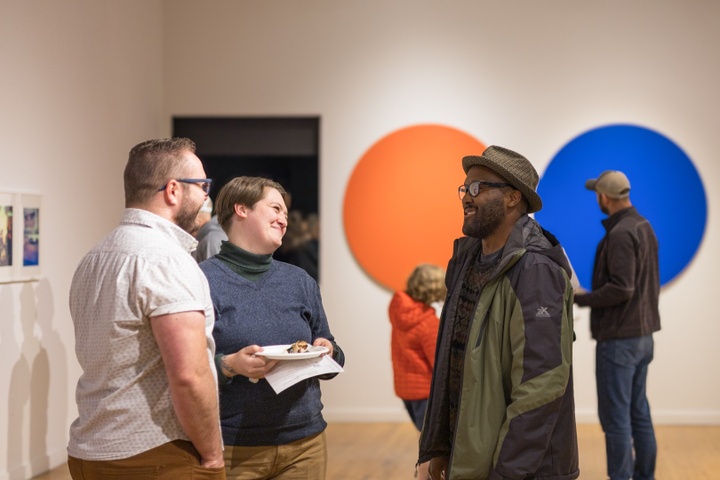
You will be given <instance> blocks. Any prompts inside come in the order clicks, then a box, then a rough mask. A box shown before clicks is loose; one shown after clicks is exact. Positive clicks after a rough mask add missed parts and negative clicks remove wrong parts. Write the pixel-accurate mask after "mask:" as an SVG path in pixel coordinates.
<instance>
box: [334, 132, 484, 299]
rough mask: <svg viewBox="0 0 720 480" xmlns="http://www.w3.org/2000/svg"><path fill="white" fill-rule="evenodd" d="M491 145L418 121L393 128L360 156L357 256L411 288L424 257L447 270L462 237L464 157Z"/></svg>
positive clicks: (351, 212) (377, 276)
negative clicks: (460, 192)
mask: <svg viewBox="0 0 720 480" xmlns="http://www.w3.org/2000/svg"><path fill="white" fill-rule="evenodd" d="M483 150H485V145H484V144H483V143H482V142H480V141H479V140H477V139H475V138H473V137H472V136H471V135H469V134H467V133H465V132H462V131H460V130H457V129H455V128H452V127H448V126H444V125H414V126H410V127H407V128H403V129H400V130H397V131H395V132H392V133H390V134H388V135H387V136H385V137H383V138H381V139H380V140H378V141H377V142H376V143H375V144H374V145H372V146H371V147H370V148H369V149H368V150H367V151H366V152H365V153H364V154H363V156H362V158H360V160H359V161H358V163H357V165H356V166H355V169H354V171H353V173H352V175H351V176H350V180H349V182H348V185H347V188H346V191H345V201H344V207H343V221H344V227H345V235H346V237H347V240H348V244H349V246H350V250H351V251H352V253H353V255H354V257H355V259H356V260H357V262H358V263H359V264H360V266H361V267H362V268H363V269H364V271H365V272H366V273H367V274H368V275H369V276H370V277H371V278H372V279H373V280H375V281H376V282H378V283H379V284H380V285H382V286H383V287H385V288H387V289H389V290H391V291H396V290H404V289H405V287H406V285H405V282H406V280H407V277H408V276H409V275H410V273H412V270H413V269H414V268H415V266H417V265H418V264H420V263H433V264H436V265H439V266H441V267H443V268H445V267H446V266H447V263H448V260H450V256H451V255H452V242H453V240H454V239H455V238H458V237H460V236H462V231H461V229H462V218H463V212H462V206H461V203H460V202H459V201H458V197H457V188H458V186H459V185H460V184H461V183H462V182H463V180H464V178H465V173H464V172H463V169H462V165H461V160H462V157H463V156H465V155H473V154H475V155H479V154H480V153H482V152H483Z"/></svg>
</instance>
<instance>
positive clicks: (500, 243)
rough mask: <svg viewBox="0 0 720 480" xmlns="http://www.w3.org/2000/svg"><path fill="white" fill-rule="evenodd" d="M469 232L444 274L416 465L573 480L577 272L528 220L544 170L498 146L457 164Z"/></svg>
mask: <svg viewBox="0 0 720 480" xmlns="http://www.w3.org/2000/svg"><path fill="white" fill-rule="evenodd" d="M462 166H463V169H464V170H465V173H466V178H465V182H464V183H463V184H462V185H460V187H459V188H458V194H459V196H460V200H461V202H462V209H463V227H462V232H463V234H465V235H466V236H465V237H462V238H459V239H457V240H455V244H454V248H453V256H452V258H451V259H450V262H449V264H448V267H447V274H446V284H447V288H448V295H447V299H446V301H445V308H444V309H443V312H442V316H441V319H440V329H439V335H438V341H437V352H436V356H435V368H434V372H433V380H432V385H431V390H430V398H429V399H428V406H427V411H426V416H425V424H424V426H423V431H422V434H421V438H420V455H419V460H418V461H419V463H424V462H428V461H429V462H430V468H429V470H430V478H431V479H433V480H441V479H475V480H480V479H497V480H499V479H503V478H524V479H540V478H542V479H555V480H570V479H575V478H578V476H579V474H580V472H579V469H578V449H577V433H576V429H575V408H574V401H573V383H572V368H571V365H572V342H573V325H572V321H573V315H572V308H573V288H572V286H571V282H570V276H571V272H572V269H571V267H570V264H569V262H568V259H567V256H566V255H565V252H564V251H563V249H562V247H561V246H560V244H559V243H558V242H557V240H556V239H555V238H554V237H553V236H552V235H551V234H549V233H548V232H546V231H545V230H544V229H543V228H542V227H540V225H539V224H538V223H537V222H536V221H535V220H534V219H533V218H531V217H529V216H528V214H529V213H532V212H537V211H538V210H540V209H541V208H542V200H541V199H540V196H539V195H538V194H537V193H536V188H537V184H538V180H539V179H538V174H537V172H536V171H535V169H534V168H533V166H532V164H531V163H530V162H529V161H528V160H527V159H526V158H525V157H523V156H522V155H520V154H518V153H516V152H513V151H512V150H508V149H506V148H502V147H497V146H491V147H489V148H487V149H486V150H485V151H484V152H483V154H482V155H480V156H467V157H464V158H463V160H462Z"/></svg>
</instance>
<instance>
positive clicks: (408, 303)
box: [388, 292, 434, 331]
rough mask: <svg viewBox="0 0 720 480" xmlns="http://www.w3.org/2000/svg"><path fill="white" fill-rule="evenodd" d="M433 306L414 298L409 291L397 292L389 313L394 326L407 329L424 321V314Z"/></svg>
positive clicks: (391, 302)
mask: <svg viewBox="0 0 720 480" xmlns="http://www.w3.org/2000/svg"><path fill="white" fill-rule="evenodd" d="M427 310H434V309H433V307H431V306H430V305H427V304H425V303H422V302H418V301H417V300H415V299H413V298H412V297H411V296H410V295H408V294H407V292H396V293H395V295H393V298H392V300H391V301H390V307H389V308H388V313H389V316H390V323H391V324H392V325H393V327H395V328H397V329H399V330H403V331H407V330H410V329H411V328H413V327H415V326H416V325H417V324H418V323H421V322H422V321H423V315H424V314H425V315H426V314H427V313H426V311H427Z"/></svg>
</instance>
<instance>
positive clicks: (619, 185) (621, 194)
mask: <svg viewBox="0 0 720 480" xmlns="http://www.w3.org/2000/svg"><path fill="white" fill-rule="evenodd" d="M585 188H587V189H588V190H592V191H594V192H597V193H602V194H604V195H607V196H608V197H610V198H626V197H627V196H628V195H630V180H628V178H627V176H625V174H624V173H623V172H621V171H619V170H605V171H604V172H603V173H601V174H600V176H599V177H598V178H590V179H588V180H587V181H586V182H585Z"/></svg>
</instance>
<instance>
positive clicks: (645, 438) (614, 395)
mask: <svg viewBox="0 0 720 480" xmlns="http://www.w3.org/2000/svg"><path fill="white" fill-rule="evenodd" d="M652 359H653V338H652V335H645V336H643V337H637V338H621V339H615V340H605V341H601V342H598V343H597V348H596V359H595V378H596V381H597V395H598V414H599V416H600V424H601V425H602V429H603V432H605V449H606V453H607V471H608V475H609V477H610V479H611V480H629V479H633V480H653V479H654V478H655V459H656V457H657V443H656V442H655V431H654V429H653V424H652V419H651V418H650V405H649V404H648V400H647V395H646V390H645V387H646V384H647V372H648V365H649V364H650V362H651V361H652ZM633 448H634V458H633Z"/></svg>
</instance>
